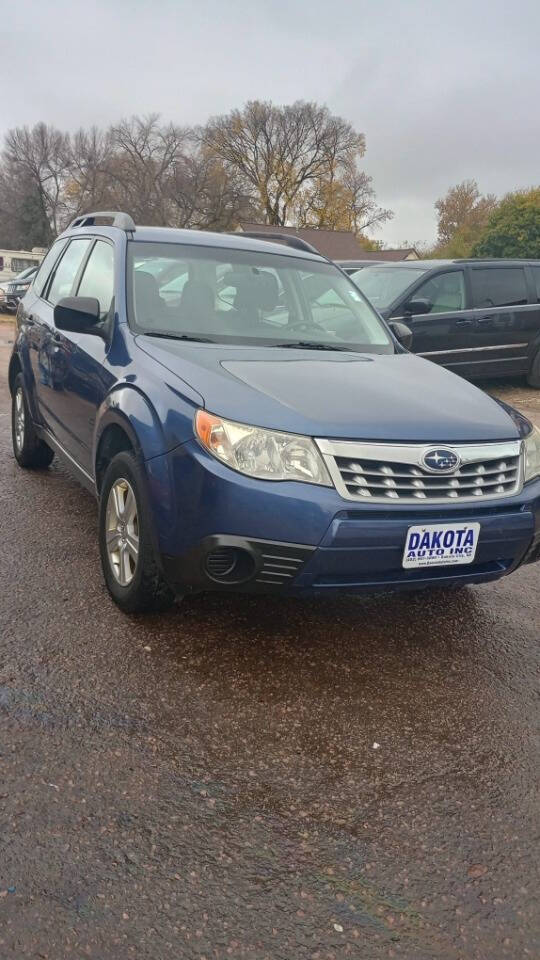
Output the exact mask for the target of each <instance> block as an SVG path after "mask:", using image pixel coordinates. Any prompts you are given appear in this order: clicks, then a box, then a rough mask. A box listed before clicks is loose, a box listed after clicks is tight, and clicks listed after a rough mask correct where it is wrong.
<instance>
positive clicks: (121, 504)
mask: <svg viewBox="0 0 540 960" xmlns="http://www.w3.org/2000/svg"><path fill="white" fill-rule="evenodd" d="M105 536H106V543H107V556H108V558H109V564H110V567H111V570H112V572H113V574H114V577H115V579H116V580H117V581H118V583H119V584H120V585H121V586H122V587H127V586H129V584H130V583H131V581H132V580H133V577H134V576H135V573H136V571H137V563H138V560H139V518H138V515H137V501H136V499H135V494H134V492H133V488H132V486H131V484H130V483H129V482H128V481H127V480H125V479H124V478H123V477H121V478H119V479H118V480H115V481H114V483H113V485H112V487H111V489H110V490H109V497H108V500H107V510H106V531H105Z"/></svg>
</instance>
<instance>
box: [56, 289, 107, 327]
mask: <svg viewBox="0 0 540 960" xmlns="http://www.w3.org/2000/svg"><path fill="white" fill-rule="evenodd" d="M99 321H100V313H99V300H96V298H95V297H64V298H63V299H62V300H59V301H58V303H57V304H56V306H55V308H54V324H55V326H56V327H57V328H58V330H66V331H67V333H92V334H94V336H96V337H101V336H102V332H101V329H100V327H98V324H99Z"/></svg>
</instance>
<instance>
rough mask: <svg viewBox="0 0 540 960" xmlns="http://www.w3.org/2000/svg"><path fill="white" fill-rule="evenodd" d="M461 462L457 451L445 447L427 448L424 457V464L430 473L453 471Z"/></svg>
mask: <svg viewBox="0 0 540 960" xmlns="http://www.w3.org/2000/svg"><path fill="white" fill-rule="evenodd" d="M460 463H461V461H460V459H459V457H458V455H457V453H454V451H453V450H447V449H446V448H445V447H441V448H436V449H433V450H426V452H425V453H424V455H423V457H422V466H423V467H425V468H426V470H429V471H430V473H452V472H453V471H454V470H457V468H458V467H459V465H460Z"/></svg>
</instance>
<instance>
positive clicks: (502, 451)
mask: <svg viewBox="0 0 540 960" xmlns="http://www.w3.org/2000/svg"><path fill="white" fill-rule="evenodd" d="M316 443H317V446H318V447H319V450H320V451H321V453H322V455H323V457H324V461H325V463H326V466H327V468H328V472H329V473H330V476H331V478H332V480H333V482H334V486H335V487H336V490H337V491H338V493H339V494H340V495H341V496H342V497H343V498H344V499H345V500H353V501H355V502H357V503H386V504H390V503H396V504H397V503H399V504H416V505H418V504H419V503H430V504H441V503H456V502H459V503H470V502H476V503H478V501H480V502H485V501H486V500H494V499H501V498H503V497H510V496H513V495H514V494H516V493H519V491H520V490H521V488H522V486H523V456H522V443H521V441H520V440H512V441H508V442H505V443H482V444H445V443H441V444H437V443H429V444H427V443H423V444H394V443H360V442H357V441H348V440H324V439H318V440H316ZM437 446H438V447H440V448H444V449H448V450H452V451H453V452H454V453H455V454H457V456H458V457H459V460H460V463H459V466H458V467H457V468H456V469H455V470H453V471H452V472H448V473H443V472H441V473H440V474H438V473H433V472H431V471H428V470H426V469H425V468H424V467H423V465H422V457H423V456H424V454H425V453H426V452H427V451H428V450H433V448H436V447H437Z"/></svg>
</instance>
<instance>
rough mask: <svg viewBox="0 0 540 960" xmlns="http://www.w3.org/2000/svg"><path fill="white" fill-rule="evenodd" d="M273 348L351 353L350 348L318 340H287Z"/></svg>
mask: <svg viewBox="0 0 540 960" xmlns="http://www.w3.org/2000/svg"><path fill="white" fill-rule="evenodd" d="M271 346H272V347H288V348H290V347H294V348H295V349H297V350H339V351H340V352H342V353H343V352H345V353H348V352H349V348H348V347H339V346H338V345H337V344H334V343H319V342H318V341H317V340H287V342H286V343H272V344H271Z"/></svg>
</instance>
